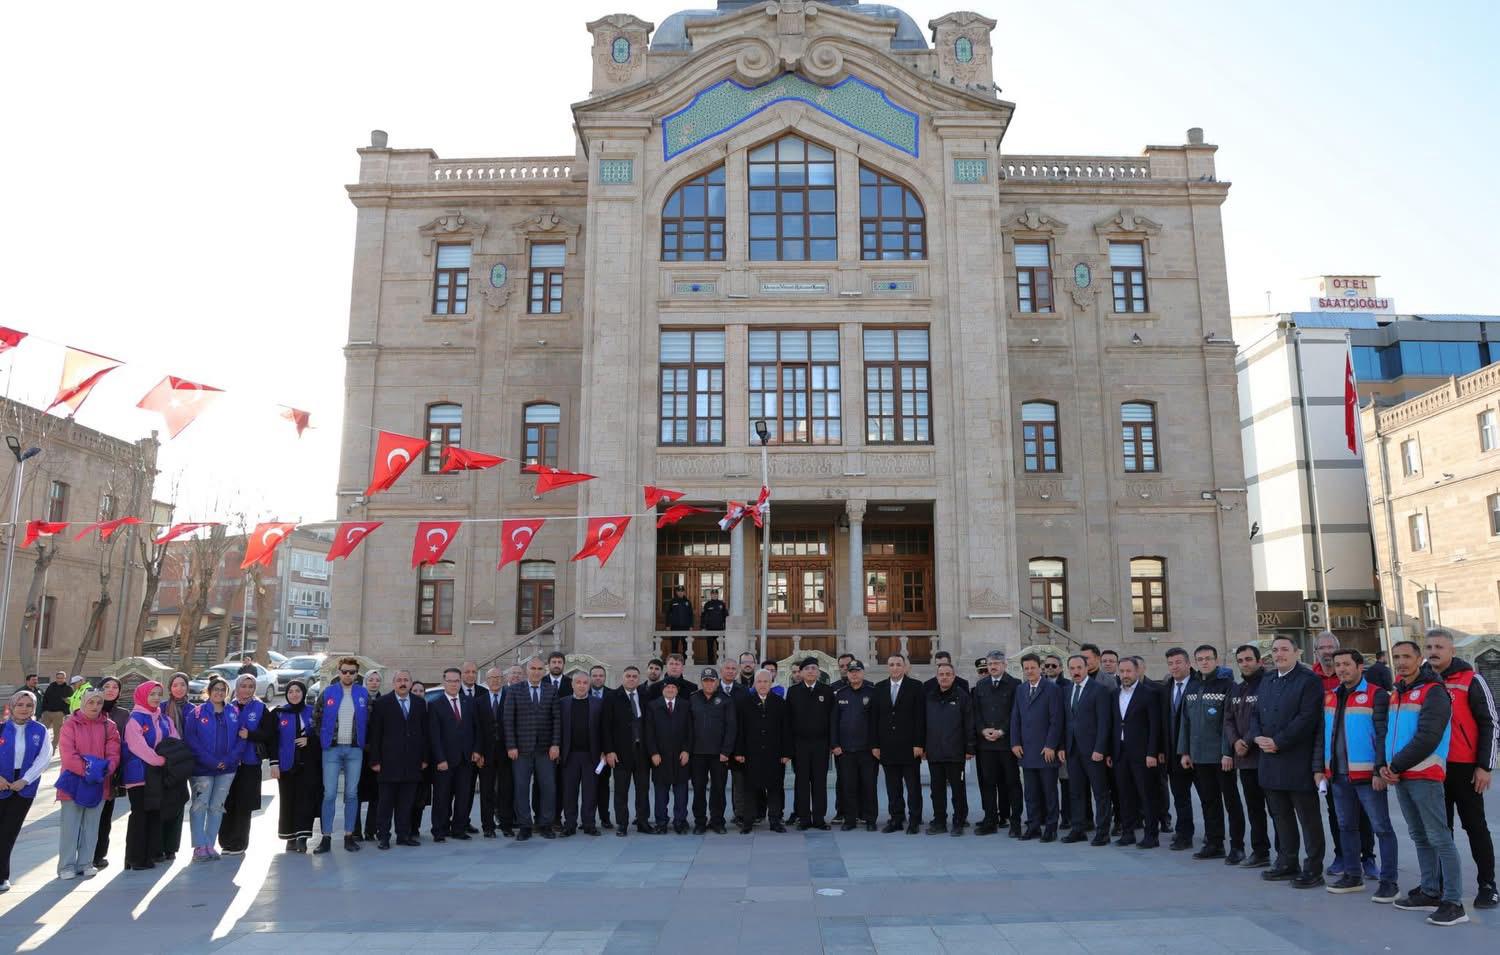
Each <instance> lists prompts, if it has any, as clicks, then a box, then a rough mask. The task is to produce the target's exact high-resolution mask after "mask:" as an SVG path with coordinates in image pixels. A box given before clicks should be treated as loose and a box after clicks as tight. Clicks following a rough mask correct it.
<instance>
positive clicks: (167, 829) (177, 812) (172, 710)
mask: <svg viewBox="0 0 1500 955" xmlns="http://www.w3.org/2000/svg"><path fill="white" fill-rule="evenodd" d="M192 708H193V701H192V700H191V699H189V698H188V675H187V674H186V673H183V672H182V671H181V670H178V671H177V672H176V673H174V674H172V676H171V678H170V679H168V680H167V697H166V699H164V700H162V703H161V711H162V712H163V713H165V714H167V719H169V720H171V721H172V725H173V726H174V727H176V729H177V735H178V736H182V732H183V727H182V721H183V719H184V718H186V716H187V714H188V711H189V710H191V709H192ZM176 785H177V789H178V792H177V793H176V794H175V796H176V798H173V799H168V800H167V801H166V804H167V805H169V806H171V807H172V808H171V809H164V810H162V814H161V854H160V856H158V858H160V859H162V860H164V861H166V862H171V861H172V860H173V859H175V858H177V850H178V849H180V848H182V820H183V817H184V816H186V815H187V806H188V800H189V799H190V798H191V796H190V793H189V791H188V783H187V780H183V781H182V782H180V783H177V784H176Z"/></svg>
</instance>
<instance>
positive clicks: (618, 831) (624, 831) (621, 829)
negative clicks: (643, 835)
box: [615, 826, 630, 839]
mask: <svg viewBox="0 0 1500 955" xmlns="http://www.w3.org/2000/svg"><path fill="white" fill-rule="evenodd" d="M629 834H630V827H629V826H615V835H617V836H619V837H620V838H622V839H623V838H625V837H626V836H628V835H629Z"/></svg>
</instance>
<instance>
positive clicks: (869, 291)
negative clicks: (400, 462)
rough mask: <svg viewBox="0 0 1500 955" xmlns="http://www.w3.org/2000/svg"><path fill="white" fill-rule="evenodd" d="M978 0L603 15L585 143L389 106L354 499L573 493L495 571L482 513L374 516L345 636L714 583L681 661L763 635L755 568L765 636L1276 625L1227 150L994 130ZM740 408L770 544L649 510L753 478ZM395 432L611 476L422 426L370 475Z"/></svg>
mask: <svg viewBox="0 0 1500 955" xmlns="http://www.w3.org/2000/svg"><path fill="white" fill-rule="evenodd" d="M994 26H995V22H994V21H992V20H989V19H987V18H985V17H983V16H980V15H978V14H975V13H954V14H950V15H947V16H944V17H941V18H939V19H936V20H934V21H932V22H931V23H930V24H929V27H930V33H929V34H924V33H922V32H921V31H920V30H919V29H918V28H917V26H916V24H915V23H913V22H912V21H911V19H910V18H909V17H908V16H906V15H905V14H904V13H902V12H901V11H899V10H897V9H895V8H893V7H889V6H885V5H875V4H855V3H848V2H838V0H833V2H796V0H783V2H780V3H766V2H761V3H745V2H732V0H725V2H721V3H719V5H718V9H717V10H714V11H690V12H688V13H684V14H676V15H673V16H672V17H669V18H668V19H667V20H666V21H665V22H664V23H663V24H662V25H661V27H660V28H657V27H655V26H654V25H653V24H651V23H647V22H644V21H642V20H640V19H637V18H635V17H632V16H629V15H624V14H619V15H613V16H609V17H605V18H602V19H600V20H597V21H595V22H593V23H590V24H588V25H587V29H588V31H589V33H590V34H591V36H592V37H593V47H592V69H593V92H592V94H591V95H590V97H589V98H588V99H587V100H585V101H583V102H580V103H577V104H575V105H574V107H573V125H574V130H575V134H576V144H575V149H574V152H573V153H572V154H571V155H559V156H551V157H522V158H507V159H461V160H453V159H441V158H439V157H438V155H437V154H436V153H435V152H433V151H432V150H429V149H395V148H390V147H389V146H388V145H387V141H386V135H385V134H384V133H376V134H375V135H374V136H373V137H372V144H371V146H370V147H369V148H366V149H361V150H360V151H359V152H360V175H359V181H358V182H357V183H356V184H354V185H351V186H349V187H348V191H349V195H350V198H351V200H352V201H353V203H354V205H355V206H356V208H357V210H358V224H357V231H356V237H355V248H356V252H355V264H354V279H353V294H352V303H351V309H350V331H349V343H348V346H347V349H346V356H347V362H348V368H347V378H346V385H347V392H348V397H347V405H346V413H345V432H344V442H343V455H342V459H341V472H340V475H341V476H340V485H339V486H340V490H339V495H340V499H339V513H340V516H341V517H344V518H346V519H348V520H382V519H385V520H391V521H399V520H401V519H403V518H406V519H410V518H416V517H425V518H446V519H460V518H498V517H517V516H527V517H549V518H554V519H553V520H551V521H549V523H547V524H545V525H544V526H543V527H542V529H541V530H540V531H539V532H538V533H537V535H536V539H535V541H534V543H533V544H532V545H531V548H530V550H529V551H528V553H527V555H526V559H525V560H524V561H522V562H520V563H519V564H511V565H508V566H506V567H505V568H504V569H502V570H500V571H498V572H497V571H496V569H495V568H496V563H497V558H498V554H499V549H500V544H499V540H498V535H497V533H496V531H495V525H493V524H488V525H486V524H470V525H466V526H465V527H464V529H463V530H462V532H461V533H460V535H459V537H458V538H457V539H456V541H455V543H454V545H453V547H452V548H450V550H449V552H448V554H447V555H446V556H447V559H448V560H450V561H451V563H445V564H440V565H437V566H436V567H424V568H423V569H422V570H421V571H420V572H419V571H414V570H412V569H411V567H410V561H409V555H410V541H409V539H408V536H407V534H406V530H407V529H410V527H411V525H410V524H407V525H405V528H404V529H402V530H398V531H395V532H390V531H388V532H386V533H385V534H384V535H383V536H381V537H372V538H371V539H370V541H369V542H368V543H367V544H366V545H365V546H363V547H362V548H360V550H358V551H356V552H355V554H354V555H353V557H352V558H351V559H350V561H349V564H350V567H349V568H348V572H347V573H344V572H342V571H341V572H340V574H339V575H338V577H337V578H336V581H335V584H334V590H335V593H334V606H336V607H337V608H338V613H337V614H336V615H335V617H334V620H333V624H332V626H333V639H332V640H331V647H332V648H334V649H344V648H349V649H358V650H359V651H360V652H362V653H365V654H368V655H370V656H372V657H375V658H377V659H379V660H381V661H390V662H393V663H398V662H399V663H406V664H410V665H412V666H414V667H416V668H418V669H419V670H423V671H424V672H425V671H426V670H427V669H428V668H430V667H434V666H437V665H438V664H443V663H447V662H449V661H452V660H456V659H459V658H461V657H477V658H479V659H488V658H491V657H494V656H497V655H500V654H501V653H502V652H503V651H507V650H508V648H510V647H511V645H512V644H514V643H515V642H516V641H517V640H519V639H520V635H523V634H526V633H528V632H530V631H532V630H534V629H536V628H537V627H538V626H541V625H543V624H545V623H546V622H547V621H548V620H551V619H554V617H556V618H562V617H564V616H565V615H567V614H569V613H570V612H571V613H572V616H571V617H568V618H567V619H566V620H562V621H561V622H560V623H559V624H558V625H557V627H556V628H555V630H554V633H553V634H550V635H545V636H543V637H542V638H541V643H540V646H541V647H543V648H546V647H549V646H551V645H554V644H556V645H560V646H562V647H563V648H564V649H566V650H568V651H570V652H577V653H581V654H589V655H592V656H594V657H597V658H600V659H603V660H606V661H609V662H610V663H612V664H615V665H619V664H622V663H623V662H625V661H635V660H643V659H645V658H646V657H647V656H650V655H653V653H654V652H658V651H659V650H660V649H661V648H662V647H663V646H664V645H665V639H666V635H665V633H664V632H663V631H664V628H665V627H666V618H665V610H666V605H667V602H668V599H669V597H670V595H671V594H672V592H673V590H674V589H675V587H677V586H679V585H680V586H683V587H685V588H687V590H688V592H689V595H690V598H691V600H692V602H693V604H694V605H695V607H698V606H701V604H702V603H703V601H704V600H705V599H706V598H707V597H708V596H710V594H711V592H713V591H718V592H719V594H720V595H721V596H722V597H723V598H724V599H725V600H726V601H727V603H728V607H729V616H728V620H727V624H726V630H725V633H724V639H723V640H722V641H711V640H709V639H707V638H705V637H703V636H702V635H698V636H696V637H695V638H694V639H692V640H689V641H688V645H689V647H690V648H691V650H692V652H693V654H694V657H695V659H696V660H703V659H705V658H706V657H708V656H710V655H713V654H716V653H722V652H725V651H732V652H738V651H739V650H741V649H745V648H747V647H755V645H756V644H757V643H758V640H759V633H758V628H759V617H758V614H759V612H760V609H761V608H760V605H759V598H764V599H765V600H766V601H767V606H766V612H767V617H768V646H767V651H768V653H769V654H770V655H771V656H774V657H776V658H782V657H785V656H787V655H789V654H791V653H793V652H800V651H804V650H810V649H817V650H822V651H825V652H830V653H836V652H839V651H843V650H845V649H847V650H849V651H851V652H853V653H855V654H857V655H859V656H861V657H867V658H868V657H877V658H878V657H883V656H884V655H885V654H886V653H888V652H890V651H892V650H896V649H903V648H904V649H906V650H907V651H908V652H909V653H910V654H911V655H912V657H913V659H914V660H915V661H916V662H919V663H923V662H926V661H928V660H929V659H930V657H931V654H932V653H933V652H935V651H936V650H937V649H939V648H941V649H947V650H949V651H951V652H952V653H953V654H954V656H955V657H956V658H959V659H964V658H969V659H972V658H973V657H975V656H977V655H980V654H982V653H983V652H984V651H986V650H988V649H990V648H992V647H996V646H1000V647H1009V648H1011V649H1012V650H1014V649H1015V648H1017V647H1019V646H1022V645H1029V644H1033V643H1038V642H1049V643H1054V644H1057V645H1059V646H1068V645H1069V642H1070V641H1073V642H1081V641H1084V640H1092V641H1095V642H1099V643H1101V644H1103V645H1105V646H1112V647H1117V648H1120V649H1122V650H1134V651H1141V652H1147V653H1151V651H1152V650H1153V649H1156V652H1155V653H1154V654H1152V655H1153V656H1154V657H1156V658H1159V657H1160V650H1161V649H1165V647H1166V646H1168V645H1171V644H1174V643H1180V642H1189V641H1192V642H1195V643H1196V642H1202V641H1205V640H1206V641H1208V642H1212V643H1216V644H1228V645H1233V643H1234V642H1236V641H1238V640H1241V639H1243V638H1247V637H1250V636H1252V635H1253V634H1254V627H1255V616H1254V603H1253V595H1252V585H1251V574H1250V561H1249V547H1248V543H1247V541H1248V533H1247V521H1246V519H1245V508H1244V497H1243V489H1242V487H1241V485H1242V484H1243V470H1242V461H1241V450H1240V442H1239V436H1238V429H1237V421H1238V413H1237V407H1236V394H1235V370H1234V356H1235V348H1234V345H1233V342H1232V341H1231V339H1230V337H1229V306H1228V297H1227V289H1226V278H1225V265H1224V250H1223V242H1222V226H1221V221H1220V206H1221V204H1222V203H1223V201H1224V199H1225V197H1226V195H1227V191H1228V185H1227V183H1224V182H1221V181H1219V180H1218V179H1217V178H1216V176H1215V172H1214V151H1215V147H1213V146H1211V145H1207V144H1205V143H1204V142H1203V136H1202V132H1201V130H1196V129H1195V130H1191V131H1189V134H1188V137H1187V138H1188V142H1187V143H1186V144H1184V145H1176V146H1149V147H1147V148H1146V150H1145V151H1144V153H1143V155H1141V156H1135V157H1119V156H1020V155H1010V154H1007V153H1006V152H1005V151H1004V150H1003V149H1002V143H1003V140H1004V137H1005V133H1006V129H1007V128H1008V126H1009V124H1010V122H1011V118H1012V114H1013V112H1014V109H1015V106H1014V104H1012V103H1009V102H1007V101H1005V100H1004V99H1001V98H999V95H998V94H999V90H998V88H997V87H996V85H995V82H996V81H995V74H994V68H993V67H994V65H993V60H992V50H991V42H990V36H991V30H992V29H993V28H994ZM757 421H764V422H765V423H766V430H767V432H768V435H769V441H770V444H769V453H768V466H769V473H770V479H769V483H770V486H771V488H772V494H773V499H772V518H771V528H770V532H769V534H768V535H767V536H768V541H767V542H765V543H764V544H763V543H762V541H761V540H760V536H761V535H760V533H759V532H758V531H757V530H756V529H755V528H754V527H753V526H750V525H749V522H748V521H747V522H745V523H744V524H742V525H740V526H739V527H738V528H736V529H735V530H734V531H733V532H731V533H723V532H721V531H720V530H719V529H718V527H717V526H716V523H715V522H716V519H717V517H718V514H706V515H697V516H695V517H694V518H690V519H688V520H686V521H683V522H682V523H679V524H675V525H672V526H670V527H667V528H664V529H662V530H659V531H658V530H657V529H656V528H655V527H654V522H653V521H652V520H651V519H650V515H642V514H640V512H641V511H642V509H643V508H642V499H641V486H642V485H644V484H656V485H661V486H665V487H669V488H675V489H679V490H682V491H684V492H686V495H687V496H686V497H685V498H684V501H683V503H690V504H691V503H698V504H702V505H704V506H707V507H711V508H717V509H720V510H722V507H723V504H722V502H723V501H725V500H726V499H733V500H744V499H747V498H749V499H753V498H754V496H755V494H756V492H757V490H758V488H759V487H760V485H761V483H762V482H761V458H760V454H761V449H760V441H759V439H758V438H757V429H756V422H757ZM379 429H385V430H391V431H399V432H402V433H405V434H422V435H426V436H428V437H431V438H432V439H433V440H434V448H435V449H436V448H440V447H441V446H442V445H444V444H459V445H462V446H464V447H467V448H472V449H477V450H482V451H486V452H489V453H493V454H500V455H503V456H505V457H507V458H510V459H512V462H515V461H520V462H521V463H531V462H536V463H541V464H546V465H555V466H559V467H562V468H566V469H571V470H578V471H584V472H587V473H589V474H593V475H596V476H597V480H594V481H591V482H588V483H585V484H582V485H578V486H575V487H572V488H568V489H565V490H562V491H555V492H552V493H550V494H547V495H546V496H544V497H537V496H536V495H535V494H534V481H535V479H534V478H530V477H523V478H521V479H517V478H516V476H515V471H514V467H515V464H514V463H512V464H510V465H507V468H506V469H502V473H499V474H497V472H495V471H475V472H459V473H456V474H449V475H444V474H439V473H436V472H437V471H438V468H437V466H436V465H437V457H436V451H434V452H433V456H432V457H430V458H429V461H428V462H424V466H423V467H422V468H421V470H423V471H424V473H420V474H416V475H415V476H412V475H408V476H407V477H404V478H403V479H402V480H401V482H400V483H398V484H397V485H396V487H395V488H393V489H392V490H390V491H387V492H385V493H382V494H379V495H377V496H375V497H374V498H373V499H370V500H366V499H365V498H364V497H363V496H362V493H363V492H362V489H363V488H364V486H365V484H366V482H367V480H368V476H369V474H370V467H371V459H372V454H373V445H374V439H375V431H376V430H379ZM413 470H414V471H415V470H418V468H416V467H414V468H413ZM606 514H635V515H637V517H636V518H635V519H634V520H633V522H632V524H631V525H630V527H629V529H628V532H627V534H626V536H625V537H624V539H623V541H622V542H621V544H620V546H619V549H618V550H617V551H616V552H615V555H614V557H613V559H612V560H611V561H610V562H609V563H608V564H607V565H606V566H604V567H600V566H599V565H598V563H597V562H596V561H592V560H590V561H587V562H580V563H570V562H569V557H571V556H572V555H573V553H574V552H575V551H577V550H578V548H579V545H580V543H581V541H582V534H583V524H582V522H580V521H578V520H576V518H577V517H578V516H579V515H606ZM556 518H570V519H569V520H557V519H556ZM762 546H769V548H770V556H769V573H768V574H767V575H766V576H765V578H764V580H762V576H761V572H760V566H761V551H760V548H761V547H762ZM697 622H698V621H697V619H696V615H695V624H696V623H697ZM1158 644H1160V647H1159V648H1158ZM757 649H758V648H757Z"/></svg>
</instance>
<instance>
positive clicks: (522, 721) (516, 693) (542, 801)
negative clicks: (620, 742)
mask: <svg viewBox="0 0 1500 955" xmlns="http://www.w3.org/2000/svg"><path fill="white" fill-rule="evenodd" d="M545 670H546V668H545V667H544V666H543V664H542V658H541V657H532V658H531V659H530V660H527V661H526V682H525V683H522V684H521V685H519V686H514V687H511V688H509V689H508V690H506V693H505V699H504V704H505V705H504V709H503V711H502V712H503V713H504V714H505V715H504V721H505V722H504V733H505V745H506V746H507V747H508V749H507V750H506V755H507V756H509V757H510V761H511V775H512V778H513V782H514V792H515V804H516V827H517V828H516V841H517V842H524V841H526V840H527V839H530V838H531V828H532V824H533V822H534V823H535V824H536V826H537V827H538V828H539V829H540V830H541V834H542V838H543V839H551V838H553V836H555V835H556V833H555V832H553V825H554V823H555V822H556V816H555V813H556V807H557V786H556V781H557V775H556V771H555V770H556V765H557V759H558V756H559V755H560V749H561V741H562V737H561V732H562V731H561V728H560V727H559V726H558V723H557V711H556V710H555V709H553V707H552V696H551V695H550V694H549V692H548V687H547V683H546V680H544V679H543V674H544V673H545ZM533 782H535V783H536V784H537V788H538V796H539V798H538V799H537V806H536V811H535V815H534V816H533V814H532V804H531V786H532V783H533Z"/></svg>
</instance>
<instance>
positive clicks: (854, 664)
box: [848, 660, 865, 673]
mask: <svg viewBox="0 0 1500 955" xmlns="http://www.w3.org/2000/svg"><path fill="white" fill-rule="evenodd" d="M848 669H850V670H858V671H860V672H861V673H863V672H864V669H865V665H864V664H863V663H860V662H859V661H858V660H850V661H849V666H848Z"/></svg>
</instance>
